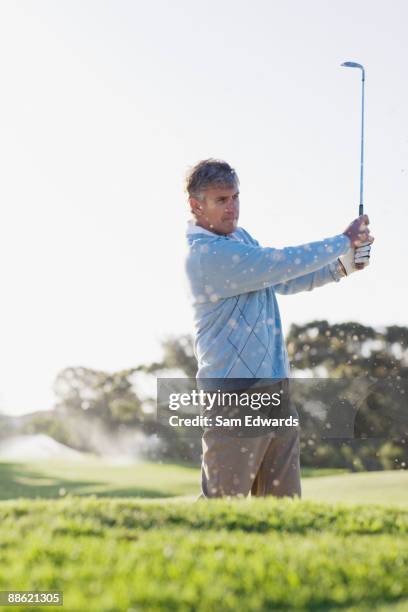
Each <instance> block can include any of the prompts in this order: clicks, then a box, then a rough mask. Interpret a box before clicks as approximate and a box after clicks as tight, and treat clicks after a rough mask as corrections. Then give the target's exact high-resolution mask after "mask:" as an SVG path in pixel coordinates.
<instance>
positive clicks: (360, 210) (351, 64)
mask: <svg viewBox="0 0 408 612" xmlns="http://www.w3.org/2000/svg"><path fill="white" fill-rule="evenodd" d="M341 65H342V66H344V67H345V68H359V69H360V70H361V156H360V204H359V207H358V214H359V216H360V215H363V214H364V204H363V177H364V83H365V70H364V66H362V65H361V64H358V63H357V62H344V63H343V64H341ZM356 267H357V268H358V269H362V268H363V267H364V266H363V264H359V263H356Z"/></svg>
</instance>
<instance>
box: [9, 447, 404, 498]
mask: <svg viewBox="0 0 408 612" xmlns="http://www.w3.org/2000/svg"><path fill="white" fill-rule="evenodd" d="M199 490H200V472H199V469H198V468H197V467H194V466H187V465H174V464H168V463H139V464H133V465H112V464H110V463H108V462H106V461H102V460H101V459H98V458H97V457H89V458H88V459H87V460H86V461H84V462H81V463H79V462H75V461H62V460H52V461H48V460H38V461H31V462H29V463H28V462H27V463H25V462H4V461H3V462H0V500H1V499H3V500H5V499H15V498H16V497H25V498H36V497H41V498H48V499H55V498H59V497H61V496H64V495H66V494H68V493H71V494H75V495H81V496H82V495H92V494H93V495H97V496H98V497H137V498H140V497H148V498H169V497H178V496H191V497H195V496H197V495H198V493H199ZM302 491H303V498H304V499H307V500H315V501H323V502H329V503H331V502H337V501H340V502H345V503H377V504H385V505H389V504H394V505H395V504H398V505H402V506H408V471H404V472H403V471H391V472H364V473H358V474H349V473H344V470H333V469H327V470H324V469H323V470H315V469H311V468H305V469H304V470H302Z"/></svg>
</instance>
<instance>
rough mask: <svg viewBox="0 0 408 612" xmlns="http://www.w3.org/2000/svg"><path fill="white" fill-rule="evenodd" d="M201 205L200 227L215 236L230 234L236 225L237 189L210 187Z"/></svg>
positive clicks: (237, 214)
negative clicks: (213, 233)
mask: <svg viewBox="0 0 408 612" xmlns="http://www.w3.org/2000/svg"><path fill="white" fill-rule="evenodd" d="M204 195H205V200H204V202H202V204H201V208H202V215H201V217H200V221H199V222H200V225H202V226H203V227H206V228H207V229H209V230H210V231H212V232H215V233H216V234H223V235H226V234H231V233H232V232H234V231H235V230H236V228H237V225H238V217H239V190H238V187H211V188H209V189H207V190H206V191H205V194H204Z"/></svg>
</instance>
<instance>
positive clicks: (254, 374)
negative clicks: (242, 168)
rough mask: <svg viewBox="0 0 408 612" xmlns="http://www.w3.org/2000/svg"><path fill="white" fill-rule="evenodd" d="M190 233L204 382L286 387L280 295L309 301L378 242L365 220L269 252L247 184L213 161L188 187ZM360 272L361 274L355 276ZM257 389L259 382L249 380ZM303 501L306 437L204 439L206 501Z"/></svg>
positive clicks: (294, 433)
mask: <svg viewBox="0 0 408 612" xmlns="http://www.w3.org/2000/svg"><path fill="white" fill-rule="evenodd" d="M186 190H187V193H188V198H189V203H190V207H191V212H192V214H193V216H194V222H190V223H189V227H188V230H187V240H188V245H189V252H188V256H187V261H186V271H187V275H188V278H189V283H190V287H191V293H192V296H193V308H194V317H195V327H196V338H195V353H196V357H197V361H198V372H197V379H198V380H199V381H201V382H202V381H205V380H206V379H212V380H215V381H220V380H222V381H228V382H230V383H231V384H232V387H231V386H230V387H229V388H230V389H231V388H234V385H235V386H236V387H237V388H238V389H241V390H242V381H243V380H244V381H247V382H248V387H250V386H251V384H253V381H254V380H257V381H258V380H261V381H262V380H273V381H278V382H279V381H285V380H286V379H288V378H289V361H288V356H287V352H286V347H285V342H284V338H283V334H282V326H281V320H280V315H279V308H278V303H277V300H276V296H275V294H276V293H282V294H286V295H287V294H293V293H298V292H300V291H311V290H312V289H314V288H316V287H321V286H323V285H325V284H327V283H329V282H338V281H339V280H340V279H341V278H342V277H343V276H348V275H349V274H351V273H353V272H355V271H356V270H357V269H358V268H361V269H362V268H364V267H365V266H366V265H368V263H369V257H370V248H371V243H372V242H373V240H374V239H373V237H372V236H370V233H369V230H368V224H369V220H368V217H367V216H365V215H364V216H363V217H359V218H358V219H356V220H355V221H353V222H352V223H351V224H350V225H349V226H348V228H347V229H346V230H345V231H344V232H343V233H340V234H338V235H336V236H333V237H332V238H326V239H324V240H322V241H320V242H313V243H310V244H304V245H299V246H296V247H286V248H283V249H274V248H269V247H268V248H264V247H261V246H260V245H259V244H258V242H257V241H256V240H254V239H253V238H252V237H251V236H250V235H249V234H248V232H246V231H245V230H244V229H243V228H240V227H238V218H239V181H238V177H237V175H236V173H235V171H234V170H233V169H232V168H231V167H230V166H229V164H227V163H226V162H224V161H220V160H215V159H207V160H204V161H201V162H199V163H198V164H197V165H196V166H194V167H193V168H192V169H191V171H190V172H189V173H188V176H187V181H186ZM357 267H358V268H357ZM248 379H252V380H248ZM249 492H251V494H252V495H259V496H264V495H276V496H292V497H293V496H300V495H301V488H300V468H299V433H298V430H297V429H296V428H293V427H292V428H290V427H288V428H286V430H285V431H284V432H282V433H281V434H280V435H276V434H275V433H272V432H270V433H266V434H263V435H260V436H257V437H246V438H245V439H244V440H243V438H242V437H239V436H235V437H234V436H231V435H227V434H226V433H225V432H224V431H222V430H218V429H217V428H216V427H210V428H206V429H205V431H204V434H203V459H202V497H208V498H210V497H221V496H232V495H241V496H246V495H248V493H249Z"/></svg>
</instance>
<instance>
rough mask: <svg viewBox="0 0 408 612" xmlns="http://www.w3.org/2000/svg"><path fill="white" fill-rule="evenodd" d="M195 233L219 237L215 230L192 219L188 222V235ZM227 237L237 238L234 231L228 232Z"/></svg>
mask: <svg viewBox="0 0 408 612" xmlns="http://www.w3.org/2000/svg"><path fill="white" fill-rule="evenodd" d="M194 234H207V235H208V236H212V237H213V238H219V234H216V233H215V232H210V231H209V230H206V229H204V228H203V227H201V226H200V225H197V224H196V223H195V221H193V220H190V221H188V223H187V236H191V235H194ZM225 238H233V239H235V240H237V236H236V233H235V232H232V234H228V236H225Z"/></svg>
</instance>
